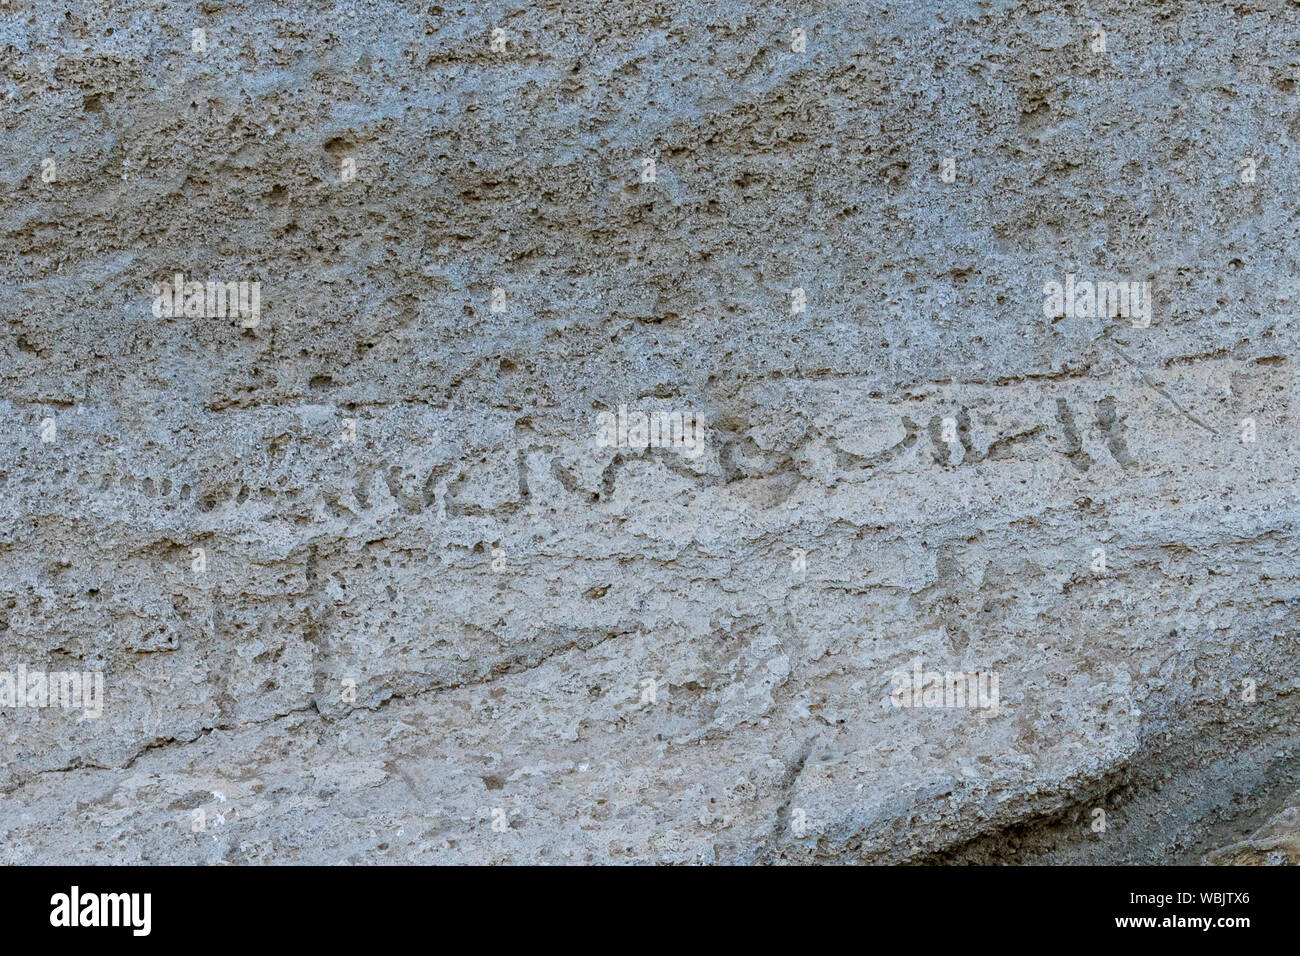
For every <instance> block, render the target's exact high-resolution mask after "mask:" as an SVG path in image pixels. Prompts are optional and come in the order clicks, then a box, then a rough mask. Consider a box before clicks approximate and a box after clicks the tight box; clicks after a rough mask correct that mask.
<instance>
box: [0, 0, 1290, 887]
mask: <svg viewBox="0 0 1300 956" xmlns="http://www.w3.org/2000/svg"><path fill="white" fill-rule="evenodd" d="M195 30H201V31H203V33H202V34H201V35H196V34H195V33H194V32H193V31H195ZM494 30H500V31H502V32H501V33H497V34H494ZM794 30H802V31H804V33H803V37H804V38H805V43H806V46H805V47H804V49H803V50H802V51H801V52H797V51H796V50H795V49H794V48H795V47H796V46H798V45H799V44H798V41H797V40H796V39H795V35H794V34H792V31H794ZM1098 30H1104V31H1105V35H1104V50H1101V49H1099V39H1100V37H1099V35H1098ZM199 37H201V39H202V42H201V43H200V42H198V38H199ZM501 41H504V49H501ZM196 46H201V47H202V49H201V50H199V49H196ZM1297 71H1300V11H1298V10H1297V7H1296V5H1295V4H1293V3H1285V2H1281V0H1256V2H1251V3H1246V4H1244V5H1240V4H1239V5H1234V6H1231V7H1225V6H1223V5H1221V4H1217V3H1209V2H1204V3H1197V2H1189V3H1174V4H1170V3H1158V2H1153V0H1136V2H1118V0H1117V2H1110V3H1103V4H1101V5H1098V4H1087V5H1085V4H1079V3H1064V4H1062V3H1056V2H1051V3H1049V2H1029V0H999V2H952V0H944V2H925V0H897V2H881V3H812V2H810V3H777V4H771V3H767V2H762V3H759V2H750V3H746V2H729V0H724V2H721V3H654V2H647V3H635V4H614V3H609V2H593V0H565V2H560V0H532V2H527V3H524V2H519V3H515V2H489V3H486V4H455V3H452V4H444V3H423V2H420V3H417V2H404V3H398V2H390V0H374V2H339V3H329V2H325V3H321V2H311V0H307V2H296V3H294V4H271V3H264V2H259V3H252V2H247V3H245V2H237V0H232V2H226V0H200V2H196V3H188V2H185V3H182V2H164V0H117V2H114V3H111V4H109V3H85V2H80V0H62V2H46V0H8V2H7V3H5V4H4V5H3V6H2V7H0V123H2V124H3V135H0V187H3V188H0V261H2V262H3V263H4V266H5V270H6V274H7V276H8V280H7V281H6V282H5V283H4V285H3V289H2V291H0V306H2V307H3V312H4V319H5V322H4V332H3V336H2V337H0V343H2V345H0V349H2V351H0V418H2V419H3V421H4V425H5V428H4V436H5V439H4V441H3V442H0V671H4V670H13V669H15V668H16V667H17V666H18V665H19V664H23V665H24V666H25V667H27V668H28V669H45V670H48V671H69V672H83V671H98V672H102V674H103V681H104V697H103V711H102V716H100V717H98V718H97V719H96V718H88V717H87V716H86V715H85V713H84V712H83V711H77V710H74V709H72V708H59V707H49V708H44V709H41V708H24V707H0V861H3V862H5V863H39V862H55V861H58V862H78V863H81V862H139V861H148V862H184V863H211V862H229V863H246V862H275V863H286V862H405V861H415V862H474V863H498V862H595V863H624V862H667V863H696V862H727V863H753V862H772V863H775V862H809V861H813V862H872V863H877V862H879V863H884V862H969V861H994V860H996V861H1016V862H1058V863H1060V862H1109V863H1118V862H1135V861H1143V862H1183V861H1189V862H1199V861H1202V860H1206V859H1207V857H1206V854H1207V853H1209V852H1210V851H1212V850H1215V849H1218V848H1223V847H1229V848H1231V847H1233V846H1236V845H1237V843H1238V841H1240V840H1241V828H1242V824H1241V822H1240V821H1242V820H1250V821H1253V822H1252V823H1251V826H1257V825H1260V824H1262V823H1263V822H1264V820H1265V819H1267V818H1268V816H1269V814H1272V813H1277V812H1278V811H1279V808H1280V807H1281V806H1283V805H1285V796H1286V795H1288V794H1291V793H1292V792H1293V791H1294V790H1295V787H1296V782H1297V769H1298V767H1300V756H1298V755H1300V750H1297V747H1296V743H1297V741H1296V738H1297V732H1298V730H1297V725H1296V716H1297V703H1298V702H1300V676H1297V670H1296V661H1297V652H1298V651H1300V626H1298V625H1297V618H1296V608H1297V602H1298V601H1300V569H1298V566H1297V537H1296V529H1295V522H1296V520H1297V518H1298V517H1300V501H1298V499H1297V493H1296V485H1295V478H1296V474H1297V464H1296V454H1295V449H1296V439H1297V375H1296V372H1297V367H1296V359H1295V355H1296V338H1297V334H1296V301H1295V299H1296V294H1297V291H1300V285H1298V284H1297V283H1296V281H1295V277H1296V275H1297V257H1296V242H1297V233H1298V232H1300V213H1298V212H1297V209H1296V203H1295V197H1296V195H1297V186H1298V185H1300V182H1298V179H1297V166H1296V155H1297V152H1296V151H1297V145H1298V142H1300V96H1298V95H1297V91H1296V77H1297ZM47 160H48V161H51V162H48V163H47ZM647 160H649V161H650V162H649V163H647ZM948 160H951V163H949V162H947V161H948ZM351 171H355V175H353V174H352V172H351ZM176 273H182V274H183V275H184V276H185V278H186V279H187V280H189V279H194V280H198V281H210V280H217V281H248V282H257V283H260V290H261V312H260V317H259V321H258V322H257V323H256V324H250V323H249V322H247V321H240V319H239V317H238V316H236V317H234V318H231V317H230V316H226V317H211V316H186V315H183V314H182V315H179V316H168V315H164V316H162V317H159V316H157V315H156V314H155V310H154V308H153V306H154V305H155V304H156V294H157V292H156V289H155V285H156V284H161V283H164V282H167V281H168V280H169V279H170V277H172V276H173V275H175V274H176ZM1067 275H1072V276H1074V277H1075V279H1077V280H1079V281H1083V280H1085V279H1086V280H1088V281H1092V282H1111V281H1115V282H1119V281H1132V282H1136V283H1144V282H1145V283H1149V289H1150V299H1149V303H1150V304H1151V305H1152V309H1151V314H1150V321H1149V323H1147V324H1145V326H1144V325H1143V324H1142V323H1141V322H1139V321H1136V320H1134V319H1132V318H1131V317H1130V316H1129V315H1127V314H1120V313H1116V312H1114V310H1110V311H1109V312H1107V311H1106V310H1102V309H1098V310H1096V312H1093V314H1089V312H1090V311H1092V310H1089V309H1087V308H1076V309H1071V310H1070V314H1064V313H1062V314H1047V313H1049V312H1051V311H1052V310H1051V309H1050V308H1048V307H1045V298H1046V296H1045V291H1046V288H1047V284H1048V283H1051V282H1058V283H1065V282H1066V281H1067ZM496 290H502V291H500V292H497V291H496ZM796 290H802V298H801V300H800V297H799V296H798V295H797V292H796ZM801 306H802V309H800V307H801ZM1097 312H1101V313H1102V314H1096V313H1097ZM620 405H627V406H629V407H631V408H632V409H634V410H635V409H642V410H645V411H655V410H657V411H664V412H671V411H678V412H684V413H689V414H697V415H698V416H699V417H700V419H701V420H702V421H703V422H704V423H705V427H706V433H705V434H706V438H705V443H704V451H703V453H702V454H700V455H699V456H698V457H693V458H692V457H690V456H689V455H685V454H682V453H681V450H680V449H676V448H665V447H647V448H645V449H640V448H636V447H626V448H618V447H606V446H604V445H602V444H601V443H600V442H599V441H597V420H598V416H599V415H600V413H601V412H604V411H610V410H616V409H618V407H619V406H620ZM1247 420H1249V421H1250V423H1251V424H1250V427H1249V428H1248V427H1247V425H1246V424H1245V423H1246V421H1247ZM1250 439H1253V440H1250ZM917 662H920V663H921V665H922V667H923V668H924V669H925V670H933V671H938V672H947V671H963V672H968V673H970V672H977V671H978V672H981V673H994V674H996V675H997V677H998V685H997V687H998V706H997V707H996V708H976V707H972V706H969V702H968V706H965V707H960V706H954V707H933V708H931V707H921V708H908V707H899V706H896V702H895V700H894V699H893V698H892V694H893V692H894V689H895V684H894V675H896V674H897V673H903V674H907V673H911V672H912V669H913V667H914V665H915V664H916V663H917ZM1281 813H1282V817H1285V819H1281V818H1278V819H1280V820H1281V822H1280V823H1279V824H1278V825H1280V826H1283V827H1284V828H1285V827H1286V826H1289V825H1290V824H1287V822H1286V821H1287V820H1290V817H1286V816H1285V815H1286V814H1287V813H1292V810H1284V811H1281ZM1252 815H1255V816H1252ZM1292 815H1294V814H1293V813H1292ZM1255 817H1259V819H1258V820H1256V819H1255ZM1234 821H1236V822H1235V823H1234ZM1275 822H1276V821H1275ZM1291 823H1294V821H1291ZM1234 827H1235V829H1234ZM1269 839H1271V838H1269V837H1267V834H1266V835H1264V836H1257V837H1256V838H1255V840H1256V843H1257V844H1259V845H1261V846H1262V845H1263V843H1262V842H1261V841H1263V842H1268V840H1269ZM1291 846H1292V847H1293V846H1294V844H1293V843H1292V844H1291ZM1270 847H1271V852H1274V853H1275V854H1276V853H1277V852H1279V851H1278V850H1277V847H1276V846H1275V845H1274V844H1270ZM1261 852H1270V850H1265V851H1261ZM1294 858H1295V853H1294V849H1292V851H1291V856H1290V859H1294ZM1208 859H1209V861H1210V862H1223V861H1224V860H1223V856H1222V854H1220V855H1213V854H1211V855H1210V856H1209V857H1208ZM1275 861H1276V860H1275ZM1229 862H1231V860H1229Z"/></svg>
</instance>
